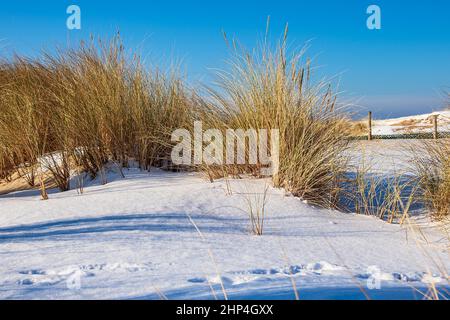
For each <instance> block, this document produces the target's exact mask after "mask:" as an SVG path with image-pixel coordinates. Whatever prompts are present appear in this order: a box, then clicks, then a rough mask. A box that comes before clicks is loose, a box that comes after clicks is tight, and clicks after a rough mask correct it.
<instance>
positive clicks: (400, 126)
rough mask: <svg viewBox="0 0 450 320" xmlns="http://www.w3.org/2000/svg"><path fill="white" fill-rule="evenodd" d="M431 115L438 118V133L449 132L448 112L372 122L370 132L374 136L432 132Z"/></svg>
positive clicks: (449, 119)
mask: <svg viewBox="0 0 450 320" xmlns="http://www.w3.org/2000/svg"><path fill="white" fill-rule="evenodd" d="M433 115H437V116H438V130H439V131H446V132H447V131H450V111H449V110H446V111H445V110H444V111H436V112H433V113H428V114H421V115H416V116H407V117H401V118H393V119H385V120H374V121H373V122H372V125H373V127H372V131H373V134H374V135H390V134H402V133H421V132H432V131H433Z"/></svg>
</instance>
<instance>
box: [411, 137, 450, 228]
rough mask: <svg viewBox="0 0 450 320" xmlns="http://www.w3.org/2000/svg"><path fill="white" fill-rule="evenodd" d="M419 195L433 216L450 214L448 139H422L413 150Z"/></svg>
mask: <svg viewBox="0 0 450 320" xmlns="http://www.w3.org/2000/svg"><path fill="white" fill-rule="evenodd" d="M413 154H414V159H413V166H414V170H415V173H416V175H417V176H418V177H419V179H420V191H421V192H420V194H421V195H420V197H421V198H422V199H421V200H422V202H423V203H424V204H425V205H426V206H427V207H428V209H429V211H430V212H431V215H432V217H433V218H435V219H437V220H443V219H444V218H448V217H449V216H450V140H448V139H442V140H437V141H424V142H422V143H420V145H418V146H416V148H415V149H414V150H413Z"/></svg>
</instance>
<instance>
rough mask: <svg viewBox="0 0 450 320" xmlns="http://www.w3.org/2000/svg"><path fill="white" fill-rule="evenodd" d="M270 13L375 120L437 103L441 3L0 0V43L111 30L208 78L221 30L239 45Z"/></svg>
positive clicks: (30, 47) (446, 75)
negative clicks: (71, 10) (372, 9)
mask: <svg viewBox="0 0 450 320" xmlns="http://www.w3.org/2000/svg"><path fill="white" fill-rule="evenodd" d="M70 4H76V5H78V6H80V8H81V13H82V30H81V31H68V30H67V28H66V19H67V17H68V15H67V14H66V8H67V7H68V6H69V5H70ZM370 4H377V5H378V6H380V8H381V21H382V22H381V23H382V28H381V30H368V29H367V27H366V19H367V17H368V15H367V14H366V8H367V7H368V6H369V5H370ZM268 15H270V17H271V34H272V35H273V38H274V39H276V38H277V37H278V36H279V35H281V33H282V30H283V28H284V25H285V23H286V22H288V23H289V30H290V33H289V38H290V42H291V44H292V45H293V46H301V45H302V44H303V43H304V42H305V41H308V40H311V48H310V50H309V51H308V53H309V55H311V56H313V57H314V59H315V65H316V66H318V67H320V68H319V71H318V73H319V74H321V75H327V76H334V75H340V89H341V90H342V91H344V93H343V95H344V97H345V99H350V100H351V101H354V102H357V103H358V104H359V105H361V112H365V110H367V109H371V110H373V111H374V113H375V115H376V116H377V117H379V118H382V117H388V116H401V115H408V114H415V113H419V112H428V111H431V110H437V109H440V108H442V107H443V105H444V103H445V102H444V99H443V96H442V91H443V90H444V89H446V88H447V89H448V88H449V87H450V62H449V61H450V18H449V16H450V1H448V0H435V1H404V0H396V1H394V0H389V1H380V0H372V1H365V0H346V1H327V0H321V1H311V0H308V1H303V0H295V1H283V0H272V1H268V2H263V1H244V0H241V1H234V0H228V1H212V0H210V1H151V0H150V1H133V0H129V1H120V2H119V1H117V3H116V2H115V1H102V0H97V1H83V0H72V1H39V2H38V3H37V2H34V1H20V2H19V1H2V2H1V4H0V39H1V40H0V48H1V50H2V52H1V53H2V54H4V55H7V54H9V53H11V52H12V51H16V52H19V53H23V54H27V55H31V56H33V55H37V54H39V52H40V50H41V49H43V48H46V49H51V48H54V47H55V45H59V46H66V45H67V44H71V45H75V44H76V43H77V42H78V41H79V40H80V39H88V38H89V35H90V34H95V35H98V36H101V37H111V36H112V35H113V34H114V32H115V31H117V30H120V32H121V34H122V38H123V39H124V41H125V44H126V46H127V47H128V48H139V51H140V52H141V54H142V55H143V56H144V57H145V58H146V59H147V60H148V61H152V63H156V64H166V63H168V61H170V60H171V59H177V60H179V61H182V63H183V67H184V69H185V70H186V71H187V73H188V74H189V79H190V81H192V82H194V83H195V82H197V81H204V82H208V81H210V79H211V74H212V72H213V71H211V68H217V67H219V68H221V67H224V60H225V59H226V58H227V56H228V52H227V48H226V45H225V43H224V40H223V37H222V34H221V30H224V31H226V32H227V34H228V35H230V36H236V37H237V38H239V40H240V41H241V42H242V43H244V44H245V45H246V46H248V47H252V46H254V45H255V44H256V42H257V40H258V39H259V38H260V37H261V35H262V34H263V33H264V30H265V24H266V19H267V16H268Z"/></svg>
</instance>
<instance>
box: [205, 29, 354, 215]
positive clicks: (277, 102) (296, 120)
mask: <svg viewBox="0 0 450 320" xmlns="http://www.w3.org/2000/svg"><path fill="white" fill-rule="evenodd" d="M287 32H288V30H287V28H286V31H285V34H284V36H283V37H282V38H281V39H280V40H279V41H278V42H277V44H276V45H271V44H270V43H269V42H268V41H267V40H265V41H263V43H262V44H261V45H260V46H258V48H257V49H255V50H253V51H248V50H246V49H245V48H243V47H242V46H240V45H239V44H237V43H236V42H235V41H233V42H232V44H230V50H231V58H230V60H229V70H228V69H227V70H223V71H219V72H218V74H217V78H218V79H217V84H218V89H215V90H212V89H210V90H209V94H210V99H209V101H208V105H207V107H206V109H207V110H208V111H209V112H208V114H207V115H205V117H204V119H205V121H206V122H207V123H208V125H209V126H210V127H214V128H223V130H224V131H225V130H226V129H228V128H230V129H235V128H242V129H243V130H247V129H250V128H253V129H256V130H259V129H267V130H270V129H279V133H280V139H279V141H280V148H279V154H280V157H279V172H278V174H277V175H275V176H273V182H274V185H275V186H277V187H283V188H285V189H287V190H288V191H290V192H292V193H293V194H294V195H296V196H299V197H301V198H303V199H305V200H308V201H310V202H311V203H314V204H317V205H320V206H326V207H332V206H334V205H335V203H336V185H337V182H338V180H339V179H340V177H341V176H342V174H343V172H345V170H346V166H347V158H346V157H345V152H344V151H345V150H346V148H347V146H348V141H347V139H346V137H347V132H346V130H342V127H343V125H344V123H346V114H345V113H344V112H341V109H340V108H339V107H338V103H337V94H336V93H334V92H333V90H332V86H331V84H330V83H329V82H326V81H314V80H313V74H312V73H313V69H312V68H311V63H310V60H308V59H306V58H305V56H304V55H305V50H304V49H300V50H293V51H292V52H291V50H288V45H287ZM247 157H248V154H247ZM261 167H262V165H261V164H260V163H258V164H257V165H253V166H245V167H244V168H243V169H242V166H227V167H225V168H223V167H222V168H219V169H217V168H215V169H216V171H215V174H212V175H216V176H220V175H221V174H223V173H224V172H226V173H227V174H235V173H236V172H241V171H244V172H247V173H253V174H254V175H256V176H258V175H259V174H260V170H261ZM209 169H211V168H209Z"/></svg>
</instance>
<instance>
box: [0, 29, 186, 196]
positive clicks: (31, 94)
mask: <svg viewBox="0 0 450 320" xmlns="http://www.w3.org/2000/svg"><path fill="white" fill-rule="evenodd" d="M192 104H193V103H192V92H191V91H190V90H188V89H187V88H186V85H185V83H184V81H183V79H182V77H181V76H179V73H178V72H177V70H173V71H171V72H162V71H160V70H157V69H152V70H150V71H147V70H145V69H144V68H143V66H142V64H141V62H140V59H139V57H138V56H136V55H134V56H130V55H129V54H127V52H125V50H124V47H123V45H122V42H121V41H120V38H119V37H115V38H114V39H112V40H111V41H110V42H107V43H105V42H102V41H100V40H99V41H94V40H93V39H91V42H90V43H89V44H88V45H86V44H81V45H80V46H79V47H78V48H77V49H72V50H66V51H59V52H58V53H56V54H46V53H44V54H43V55H42V57H40V58H39V59H25V58H23V57H19V56H16V57H14V58H13V59H11V60H4V61H2V63H1V64H0V170H1V173H2V175H6V174H7V172H9V171H10V170H11V168H14V170H16V171H18V172H19V173H20V174H21V176H23V177H24V178H25V179H27V181H28V183H29V184H30V186H34V185H35V183H36V181H35V178H36V176H37V174H36V173H37V172H41V173H42V172H49V174H51V175H52V176H53V180H54V182H55V183H56V185H57V186H58V187H59V188H60V189H61V190H62V191H64V190H68V189H69V188H70V178H71V173H72V171H73V170H75V169H76V168H79V167H81V168H82V170H84V171H86V172H89V173H90V174H91V176H92V177H93V178H94V177H96V176H97V175H98V174H99V173H100V174H101V176H102V179H103V181H104V182H106V177H105V175H104V173H103V168H104V164H105V163H106V162H108V161H112V162H114V163H116V164H117V168H119V169H121V168H122V167H123V166H127V164H128V161H129V160H130V159H135V160H137V161H138V163H139V166H140V167H141V168H142V169H149V168H150V167H151V166H154V165H158V164H159V163H161V161H163V160H164V159H168V158H169V156H170V149H171V143H170V134H171V132H172V131H173V130H174V129H176V128H180V127H185V126H188V125H189V124H190V123H191V122H192V121H191V112H192V110H193V106H192Z"/></svg>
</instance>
